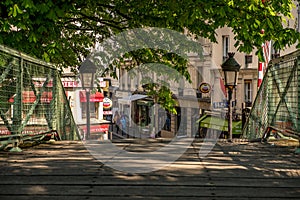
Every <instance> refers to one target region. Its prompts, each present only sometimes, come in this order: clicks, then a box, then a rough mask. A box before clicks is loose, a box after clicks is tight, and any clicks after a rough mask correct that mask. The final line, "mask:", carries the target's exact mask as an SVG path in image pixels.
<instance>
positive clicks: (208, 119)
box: [198, 115, 242, 134]
mask: <svg viewBox="0 0 300 200" xmlns="http://www.w3.org/2000/svg"><path fill="white" fill-rule="evenodd" d="M198 121H199V126H200V127H203V128H209V129H215V130H220V131H228V120H227V119H222V118H219V117H213V116H209V115H205V116H203V117H201V118H200V119H199V120H198ZM241 133H242V121H233V122H232V134H241Z"/></svg>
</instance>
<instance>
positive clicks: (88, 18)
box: [0, 0, 299, 66]
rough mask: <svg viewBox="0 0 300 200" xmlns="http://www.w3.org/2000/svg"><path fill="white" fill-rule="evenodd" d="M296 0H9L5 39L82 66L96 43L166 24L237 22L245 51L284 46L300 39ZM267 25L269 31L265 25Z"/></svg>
mask: <svg viewBox="0 0 300 200" xmlns="http://www.w3.org/2000/svg"><path fill="white" fill-rule="evenodd" d="M292 5H293V2H292V1H291V0H276V1H274V0H239V1H234V0H211V1H204V0H184V1H179V0H165V1H156V0H150V1H149V0H139V1H136V0H101V1H94V0H76V1H72V0H47V1H33V0H22V1H20V0H4V1H1V2H0V8H1V9H0V16H1V21H0V33H1V37H0V43H2V44H5V45H8V46H10V47H13V48H15V49H18V50H20V51H23V52H26V53H28V54H31V55H33V56H36V57H38V58H43V59H44V60H46V61H51V62H53V63H56V64H58V65H61V66H78V63H80V62H81V60H80V59H79V58H80V56H79V55H83V57H84V56H86V55H87V54H88V53H89V50H90V49H91V48H92V47H93V45H94V44H95V41H98V42H101V41H103V40H104V39H105V38H108V37H110V36H112V35H114V34H117V33H120V32H122V31H124V30H127V29H132V28H140V27H163V28H170V29H172V30H175V31H179V32H183V31H184V29H185V28H187V29H188V30H189V32H190V34H193V35H194V36H196V37H197V36H201V37H205V38H209V39H210V40H211V41H212V42H216V32H215V31H216V29H218V28H220V27H224V26H228V27H231V28H232V30H233V32H234V33H235V39H236V40H237V43H236V46H237V47H238V49H239V51H243V52H250V51H252V49H253V48H254V47H257V49H258V53H259V54H261V52H260V49H261V48H260V46H261V44H262V43H263V41H266V40H273V41H274V47H275V48H277V49H281V48H283V47H285V46H286V45H292V44H294V43H297V42H298V40H299V33H298V32H297V31H296V30H294V29H291V28H285V27H284V26H283V25H282V19H283V16H286V17H292V16H291V12H290V11H291V8H292ZM262 29H263V30H264V31H265V32H264V34H262V33H261V30H262Z"/></svg>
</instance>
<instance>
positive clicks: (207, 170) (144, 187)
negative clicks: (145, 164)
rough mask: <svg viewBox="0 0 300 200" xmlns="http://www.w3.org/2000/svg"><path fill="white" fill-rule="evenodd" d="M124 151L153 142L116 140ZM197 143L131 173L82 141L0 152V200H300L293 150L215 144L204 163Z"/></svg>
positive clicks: (299, 169) (299, 168) (298, 171)
mask: <svg viewBox="0 0 300 200" xmlns="http://www.w3.org/2000/svg"><path fill="white" fill-rule="evenodd" d="M117 145H118V146H119V147H121V148H126V149H127V150H128V149H129V150H130V149H132V150H139V149H144V150H145V149H147V148H153V147H155V146H158V145H160V144H159V143H158V142H146V143H145V142H144V143H134V142H129V143H126V142H125V141H124V142H118V143H117ZM201 145H202V143H201V142H194V143H193V144H192V145H191V146H190V148H188V150H187V151H186V152H185V153H184V154H183V155H182V156H181V157H180V158H179V159H178V160H177V161H176V162H174V163H173V164H171V165H170V166H168V167H165V168H162V169H160V170H158V171H154V172H151V173H144V174H128V173H125V172H120V171H117V170H114V169H112V168H110V167H108V166H106V165H103V164H102V163H100V162H99V161H97V160H96V159H95V158H94V157H93V156H91V155H90V153H89V151H87V150H86V148H85V146H84V145H83V144H82V143H81V142H68V141H65V142H55V143H54V144H41V145H38V146H35V147H32V148H27V149H24V150H23V152H21V153H10V152H1V153H0V199H2V200H4V199H14V200H18V199H22V200H23V199H30V200H32V199H39V200H45V199H51V200H59V199H67V200H68V199H78V200H83V199H189V200H193V199H205V200H207V199H208V200H215V199H222V200H223V199H225V200H226V199H230V200H236V199H242V200H244V199H272V200H274V199H275V200H276V199H278V200H279V199H300V165H299V164H300V156H299V154H294V153H293V152H294V150H295V148H292V147H276V146H270V145H263V144H260V143H246V144H237V143H218V144H217V145H215V147H214V148H213V150H212V151H211V152H210V153H209V154H208V155H207V156H206V157H204V158H200V157H199V155H198V151H199V148H200V147H201Z"/></svg>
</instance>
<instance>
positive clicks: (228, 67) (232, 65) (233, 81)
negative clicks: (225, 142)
mask: <svg viewBox="0 0 300 200" xmlns="http://www.w3.org/2000/svg"><path fill="white" fill-rule="evenodd" d="M228 56H229V57H228V58H227V60H225V62H224V63H223V64H222V65H221V67H222V70H223V72H224V78H225V87H226V88H227V90H228V116H229V117H228V133H229V141H232V102H231V100H232V92H233V89H234V88H235V87H236V85H237V78H238V74H239V70H240V68H241V65H240V64H239V63H238V62H237V61H236V60H235V59H234V58H233V56H234V53H232V52H231V53H228Z"/></svg>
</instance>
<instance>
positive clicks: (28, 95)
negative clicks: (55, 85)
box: [8, 91, 52, 103]
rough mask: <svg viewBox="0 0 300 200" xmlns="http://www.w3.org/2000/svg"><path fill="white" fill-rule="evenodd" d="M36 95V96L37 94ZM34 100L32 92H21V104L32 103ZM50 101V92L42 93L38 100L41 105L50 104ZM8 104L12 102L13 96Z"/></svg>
mask: <svg viewBox="0 0 300 200" xmlns="http://www.w3.org/2000/svg"><path fill="white" fill-rule="evenodd" d="M37 95H38V94H37ZM35 100H36V96H35V94H34V92H33V91H23V92H22V102H23V103H34V102H35ZM51 100H52V92H43V93H42V96H41V98H40V101H41V102H42V103H50V101H51ZM8 101H9V102H11V103H12V102H14V96H13V97H11V98H10V99H9V100H8Z"/></svg>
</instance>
